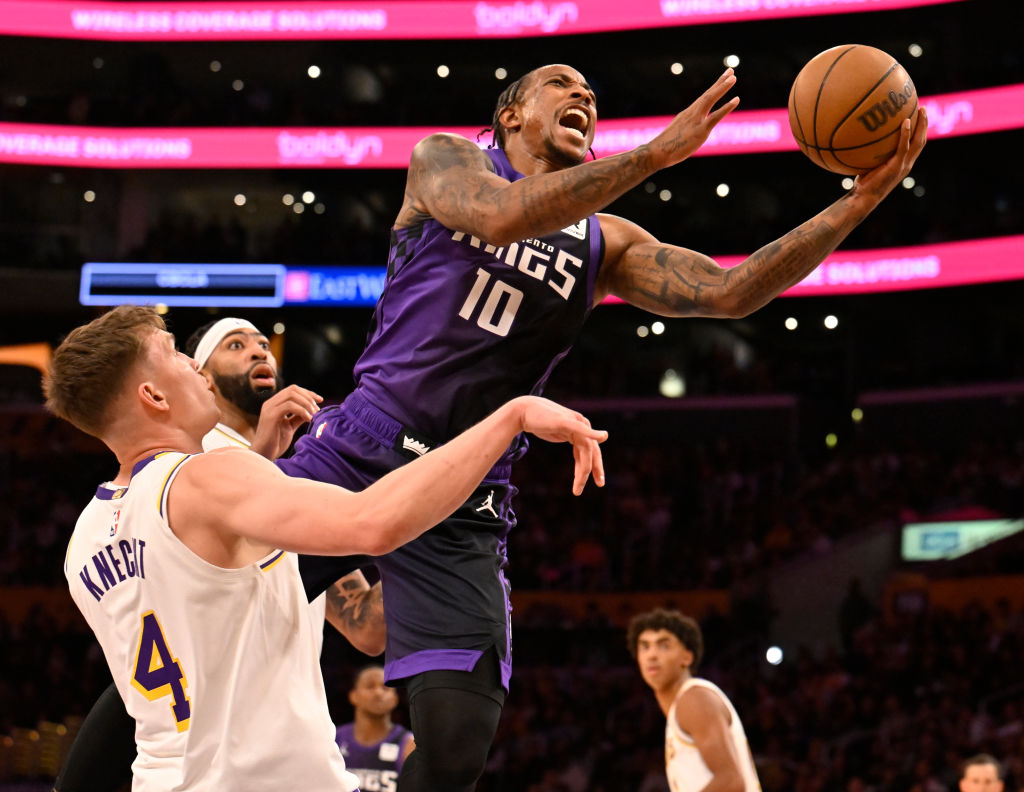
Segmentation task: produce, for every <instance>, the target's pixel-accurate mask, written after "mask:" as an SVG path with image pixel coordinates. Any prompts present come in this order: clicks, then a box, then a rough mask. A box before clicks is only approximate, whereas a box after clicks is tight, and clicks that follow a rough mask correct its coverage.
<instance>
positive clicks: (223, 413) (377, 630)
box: [54, 317, 385, 792]
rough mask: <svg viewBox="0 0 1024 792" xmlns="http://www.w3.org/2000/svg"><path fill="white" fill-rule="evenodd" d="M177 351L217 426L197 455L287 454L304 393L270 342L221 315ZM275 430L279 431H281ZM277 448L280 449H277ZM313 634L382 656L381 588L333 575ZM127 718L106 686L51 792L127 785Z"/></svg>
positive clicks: (317, 606) (130, 727)
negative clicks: (209, 396)
mask: <svg viewBox="0 0 1024 792" xmlns="http://www.w3.org/2000/svg"><path fill="white" fill-rule="evenodd" d="M185 352H186V354H187V355H189V356H190V357H192V358H193V359H194V360H195V361H196V363H197V365H198V366H199V373H200V374H202V375H203V377H205V378H206V380H207V382H208V383H209V387H210V390H211V391H212V392H213V395H214V400H215V402H216V404H217V409H218V410H219V412H220V421H218V423H217V425H216V426H215V427H214V428H213V429H211V430H210V431H209V432H207V433H206V435H205V436H204V437H203V450H204V451H212V450H213V449H215V448H232V447H234V448H246V449H252V450H254V451H261V452H262V453H263V455H264V456H268V457H271V458H273V457H274V456H276V455H278V454H279V453H280V452H282V451H283V450H286V449H287V446H288V444H289V442H290V438H291V435H292V431H293V430H294V427H291V428H289V427H290V426H291V424H290V421H289V416H290V415H291V413H292V412H294V411H296V410H299V409H302V405H303V403H308V400H310V399H312V400H314V401H317V400H319V397H318V396H317V395H316V394H314V393H313V392H312V391H309V390H306V389H305V388H300V387H298V386H296V385H290V386H288V387H285V386H284V381H283V378H282V376H281V373H280V370H279V368H278V364H277V359H276V357H275V356H274V353H273V352H272V351H271V349H270V341H269V339H268V338H267V337H266V335H265V334H264V333H262V332H261V331H260V330H259V329H258V328H257V327H256V326H255V325H253V324H252V323H251V322H249V321H247V320H245V319H240V318H237V317H226V318H223V319H219V320H214V321H212V322H209V323H207V324H205V325H203V326H202V327H200V328H199V329H197V330H196V331H195V332H194V333H193V334H192V335H191V336H190V337H189V339H188V341H187V342H186V344H185ZM281 427H284V429H283V431H282V429H281ZM282 445H283V448H282ZM310 617H311V619H312V620H313V628H314V632H316V631H317V628H318V627H319V625H321V624H322V623H323V622H324V620H325V618H326V620H327V622H329V623H330V624H331V625H332V626H333V627H334V628H335V629H336V630H338V632H340V633H341V634H342V635H344V636H345V638H346V639H348V641H349V642H350V643H351V644H352V645H353V646H354V647H355V648H356V649H358V650H359V651H361V652H363V653H365V654H368V655H373V656H376V655H379V654H381V653H382V652H383V651H384V642H385V626H384V609H383V604H382V599H381V586H380V584H379V583H376V584H375V585H373V586H372V587H371V586H370V585H369V583H368V582H367V580H366V578H365V577H364V576H363V573H362V572H360V571H359V570H356V571H355V572H352V573H351V574H349V575H346V576H345V577H343V578H341V579H340V580H338V581H336V582H335V583H334V584H332V585H331V586H330V587H329V588H328V590H327V591H326V592H325V593H324V594H323V595H321V596H319V597H317V598H316V599H315V600H314V601H312V602H311V603H310ZM134 733H135V721H134V720H133V719H132V718H131V717H130V716H129V715H128V713H127V711H126V710H125V707H124V703H123V702H122V701H121V698H120V696H119V695H118V693H117V687H116V685H114V684H113V683H112V684H111V685H110V686H109V687H108V688H107V690H105V691H104V692H103V693H102V694H101V695H100V697H99V698H98V699H97V701H96V703H95V704H94V705H93V707H92V708H91V709H90V711H89V713H88V715H87V717H86V720H85V721H84V722H83V724H82V728H81V729H80V730H79V732H78V734H77V735H76V737H75V741H74V743H73V744H72V746H71V749H70V750H69V752H68V755H67V757H66V759H65V761H64V763H63V765H62V767H61V770H60V774H59V776H58V778H57V779H56V781H55V782H54V792H114V790H118V789H121V788H123V787H124V786H125V785H126V784H128V783H130V781H131V764H132V762H133V760H134V758H135V755H136V748H135V738H134Z"/></svg>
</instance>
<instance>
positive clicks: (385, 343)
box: [355, 149, 603, 442]
mask: <svg viewBox="0 0 1024 792" xmlns="http://www.w3.org/2000/svg"><path fill="white" fill-rule="evenodd" d="M486 153H487V154H488V155H489V156H490V158H491V160H492V162H493V163H494V169H495V172H496V173H497V174H498V175H499V176H502V177H504V178H506V179H508V180H509V181H516V180H518V179H520V178H522V174H520V173H518V172H516V171H515V170H513V169H512V166H511V165H510V164H509V162H508V159H507V158H506V157H505V152H503V151H501V150H500V149H489V150H488V151H487V152H486ZM602 252H603V251H602V236H601V229H600V226H599V223H598V219H597V217H596V216H590V217H586V218H583V219H582V220H580V221H579V222H577V223H575V224H573V225H570V226H568V227H566V228H564V229H562V230H560V231H555V232H554V233H550V234H548V235H546V236H543V237H538V238H535V239H524V240H520V241H519V242H513V243H511V244H509V245H506V246H504V247H496V246H495V245H492V244H489V243H488V242H487V241H486V240H481V239H478V238H476V237H474V236H471V235H469V234H466V233H463V232H461V231H453V230H451V229H449V228H446V227H445V226H443V225H441V224H440V223H439V222H437V221H436V220H433V219H427V220H425V221H424V222H422V223H420V224H417V225H415V226H410V227H408V228H400V229H395V230H394V231H393V232H392V238H391V252H390V255H389V258H388V278H387V282H386V284H385V287H384V291H383V293H382V295H381V297H380V300H379V301H378V303H377V307H376V310H375V312H374V322H373V327H372V328H371V331H370V334H369V338H368V341H367V345H366V349H365V351H364V352H363V354H362V356H361V357H360V359H359V362H358V363H357V364H356V368H355V375H356V382H357V385H358V387H359V389H360V390H361V391H362V393H363V395H364V396H365V397H366V398H367V399H368V400H369V401H370V402H371V403H373V404H375V405H376V406H377V407H379V408H380V409H382V410H383V411H384V412H386V413H388V414H389V415H391V416H393V417H394V418H396V419H397V420H399V421H401V422H403V423H404V424H406V425H407V426H410V427H415V428H416V429H417V430H418V431H419V432H421V433H423V434H424V435H425V436H427V437H429V438H431V439H433V440H434V441H435V442H444V441H446V440H449V439H450V438H452V437H454V436H455V435H456V434H458V433H459V432H461V431H463V430H464V429H466V428H468V427H470V426H472V425H473V424H474V423H476V422H477V421H479V420H480V419H482V418H484V417H485V416H486V415H488V414H489V413H491V412H492V411H493V410H495V409H497V408H498V407H499V406H501V405H502V404H503V403H504V402H506V401H508V400H509V399H511V398H513V397H516V396H522V395H524V394H528V393H533V394H538V393H540V391H541V388H542V387H543V385H544V383H545V381H546V380H547V378H548V376H549V374H550V373H551V370H552V369H553V368H554V366H555V364H556V363H558V361H559V360H561V359H562V358H563V357H564V356H565V354H566V353H567V352H568V351H569V348H570V347H571V345H572V343H573V341H575V339H576V337H577V335H578V334H579V331H580V329H581V327H582V325H583V322H584V320H585V319H586V318H587V316H588V314H589V313H590V309H591V305H592V302H593V294H594V281H595V278H596V276H597V270H598V267H599V266H600V263H601V258H602Z"/></svg>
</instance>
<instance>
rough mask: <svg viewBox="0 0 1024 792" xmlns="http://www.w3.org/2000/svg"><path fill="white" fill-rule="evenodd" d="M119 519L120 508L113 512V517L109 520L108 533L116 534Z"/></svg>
mask: <svg viewBox="0 0 1024 792" xmlns="http://www.w3.org/2000/svg"><path fill="white" fill-rule="evenodd" d="M120 519H121V510H120V509H118V510H117V511H116V512H114V519H113V520H111V521H110V535H111V536H117V522H118V520H120Z"/></svg>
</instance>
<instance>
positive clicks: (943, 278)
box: [718, 236, 1024, 297]
mask: <svg viewBox="0 0 1024 792" xmlns="http://www.w3.org/2000/svg"><path fill="white" fill-rule="evenodd" d="M740 260H741V259H740V258H739V257H729V258H722V259H718V263H719V264H721V265H722V266H723V267H725V266H734V265H736V264H738V263H739V262H740ZM1018 278H1024V236H1009V237H994V238H990V239H973V240H970V241H967V242H946V243H943V244H937V245H920V246H916V247H902V248H882V249H877V250H848V251H843V250H839V251H836V252H835V253H833V254H832V255H831V256H829V257H828V258H827V259H825V261H824V262H822V264H821V265H820V266H819V267H818V268H817V269H816V270H814V272H812V273H811V274H810V275H808V276H807V277H806V278H804V280H803V281H801V282H800V283H798V284H797V285H796V286H794V287H792V288H791V289H789V290H788V291H787V292H785V294H786V295H787V296H790V297H804V296H807V297H811V296H819V295H827V294H867V293H869V292H871V293H874V292H883V291H905V290H907V289H930V288H934V287H938V286H964V285H967V284H972V283H991V282H993V281H1007V280H1016V279H1018Z"/></svg>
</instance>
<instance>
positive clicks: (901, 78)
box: [789, 44, 917, 176]
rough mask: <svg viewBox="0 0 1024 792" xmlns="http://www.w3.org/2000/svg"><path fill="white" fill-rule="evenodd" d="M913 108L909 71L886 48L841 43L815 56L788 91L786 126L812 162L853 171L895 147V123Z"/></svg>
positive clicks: (872, 163)
mask: <svg viewBox="0 0 1024 792" xmlns="http://www.w3.org/2000/svg"><path fill="white" fill-rule="evenodd" d="M915 110H917V90H916V89H915V88H914V82H913V80H911V79H910V75H908V74H907V72H906V70H905V69H904V68H903V67H902V66H900V64H899V63H898V62H897V60H896V59H895V58H894V57H892V55H889V54H888V53H886V52H883V51H882V50H880V49H875V48H874V47H867V46H864V45H863V44H844V45H842V46H839V47H832V48H831V49H827V50H825V51H824V52H821V53H819V54H817V55H815V56H814V57H813V58H811V60H809V61H808V62H807V64H806V65H805V66H804V67H803V68H802V69H801V70H800V73H799V74H797V76H796V79H795V80H794V81H793V87H792V88H791V89H790V91H789V126H790V129H791V130H792V131H793V137H794V138H796V142H797V144H798V145H799V146H800V150H801V151H802V152H803V153H804V154H806V155H807V156H808V157H809V158H810V160H811V162H813V163H815V164H816V165H820V166H821V167H823V168H825V169H826V170H830V171H833V172H834V173H842V174H844V175H848V176H853V175H855V174H858V173H866V172H867V171H869V170H871V169H872V168H875V167H877V166H878V165H881V164H882V163H883V162H885V161H886V160H887V159H888V158H889V157H890V156H892V154H893V152H894V151H895V150H896V144H897V143H898V142H899V137H900V124H901V123H902V122H903V119H904V118H908V117H910V116H913V114H914V111H915Z"/></svg>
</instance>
